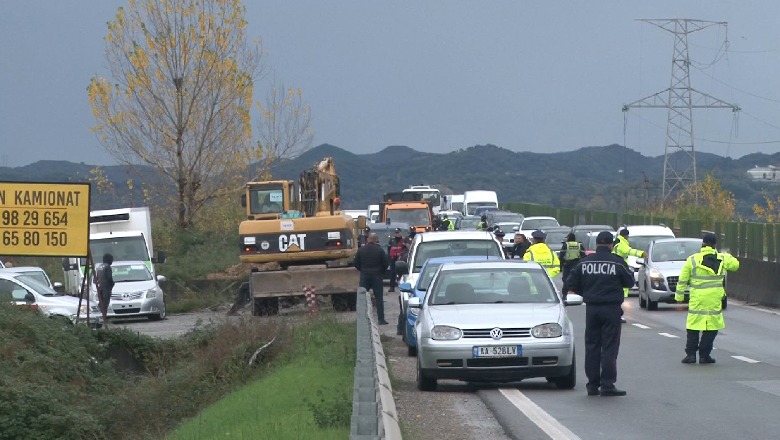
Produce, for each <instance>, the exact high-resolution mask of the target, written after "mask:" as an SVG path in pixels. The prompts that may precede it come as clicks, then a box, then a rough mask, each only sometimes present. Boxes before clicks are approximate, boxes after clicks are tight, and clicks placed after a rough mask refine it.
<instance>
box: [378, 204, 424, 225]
mask: <svg viewBox="0 0 780 440" xmlns="http://www.w3.org/2000/svg"><path fill="white" fill-rule="evenodd" d="M387 216H388V217H389V218H390V219H391V221H392V222H393V223H407V224H410V225H412V226H427V225H429V224H430V221H429V217H428V210H427V209H424V208H415V209H388V210H387Z"/></svg>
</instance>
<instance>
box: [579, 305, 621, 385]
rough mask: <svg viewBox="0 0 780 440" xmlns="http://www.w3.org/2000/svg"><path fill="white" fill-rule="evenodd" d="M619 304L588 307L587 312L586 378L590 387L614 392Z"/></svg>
mask: <svg viewBox="0 0 780 440" xmlns="http://www.w3.org/2000/svg"><path fill="white" fill-rule="evenodd" d="M621 316H623V310H622V308H621V307H620V304H601V305H599V304H588V305H587V306H586V309H585V375H587V376H588V385H590V386H594V387H598V386H601V387H602V389H603V388H611V387H613V386H614V385H615V381H616V380H617V357H618V349H619V348H620V328H621V323H620V317H621Z"/></svg>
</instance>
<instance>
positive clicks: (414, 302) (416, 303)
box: [406, 296, 422, 309]
mask: <svg viewBox="0 0 780 440" xmlns="http://www.w3.org/2000/svg"><path fill="white" fill-rule="evenodd" d="M406 305H407V306H408V307H409V308H412V309H419V308H422V302H421V301H420V298H418V297H416V296H413V297H411V298H409V302H408V303H407V304H406Z"/></svg>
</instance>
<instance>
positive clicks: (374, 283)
mask: <svg viewBox="0 0 780 440" xmlns="http://www.w3.org/2000/svg"><path fill="white" fill-rule="evenodd" d="M382 278H384V277H383V276H382V275H369V274H365V273H363V272H360V287H362V288H364V289H366V293H368V291H369V290H372V291H373V292H374V305H376V317H377V318H378V319H379V321H380V322H381V321H384V320H385V300H384V294H383V291H382V289H383V288H384V287H383V284H382Z"/></svg>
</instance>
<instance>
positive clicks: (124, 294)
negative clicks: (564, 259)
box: [122, 293, 501, 338]
mask: <svg viewBox="0 0 780 440" xmlns="http://www.w3.org/2000/svg"><path fill="white" fill-rule="evenodd" d="M129 297H130V295H128V294H126V293H123V294H122V298H123V299H127V298H129ZM500 331H501V330H499V332H500ZM491 334H492V333H491ZM500 337H501V336H499V338H500Z"/></svg>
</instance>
